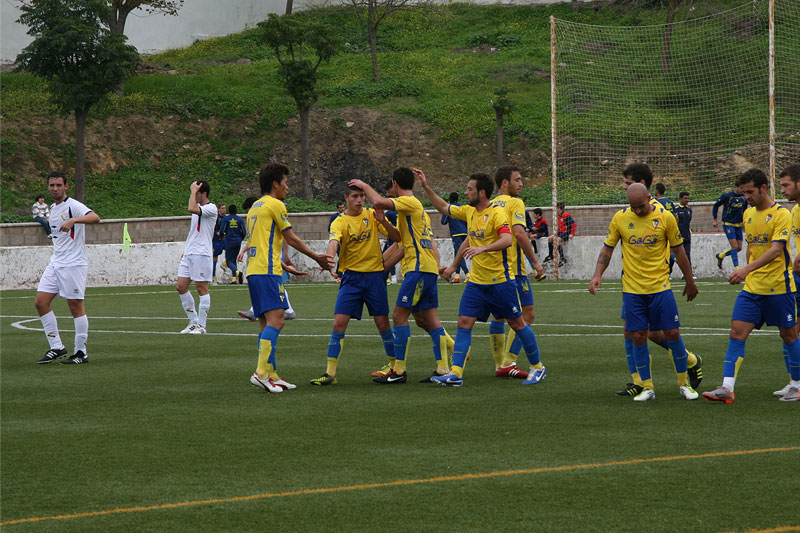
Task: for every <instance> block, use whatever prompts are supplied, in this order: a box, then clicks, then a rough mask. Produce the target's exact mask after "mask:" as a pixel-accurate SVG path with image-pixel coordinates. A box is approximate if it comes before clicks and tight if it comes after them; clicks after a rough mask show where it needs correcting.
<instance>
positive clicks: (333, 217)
mask: <svg viewBox="0 0 800 533" xmlns="http://www.w3.org/2000/svg"><path fill="white" fill-rule="evenodd" d="M342 213H344V203H343V202H339V203H338V204H336V212H335V213H334V214H332V215H331V218H330V220H328V233H330V231H331V224H333V221H334V220H336V219H337V218H339V217H340V216H342ZM336 253H337V254H338V253H339V252H336Z"/></svg>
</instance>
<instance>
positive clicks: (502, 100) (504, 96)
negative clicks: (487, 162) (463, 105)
mask: <svg viewBox="0 0 800 533" xmlns="http://www.w3.org/2000/svg"><path fill="white" fill-rule="evenodd" d="M491 102H492V108H493V109H494V117H495V122H496V123H497V166H498V167H501V166H503V151H504V149H503V119H504V118H505V116H506V115H508V114H509V113H511V111H512V110H513V109H514V104H513V102H511V100H509V99H508V89H507V88H505V87H500V88H498V89H495V90H494V98H493V99H492V100H491Z"/></svg>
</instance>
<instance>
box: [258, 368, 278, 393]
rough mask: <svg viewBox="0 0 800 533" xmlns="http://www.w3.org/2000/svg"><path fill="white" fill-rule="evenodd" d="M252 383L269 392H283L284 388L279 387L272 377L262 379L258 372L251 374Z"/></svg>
mask: <svg viewBox="0 0 800 533" xmlns="http://www.w3.org/2000/svg"><path fill="white" fill-rule="evenodd" d="M250 384H251V385H252V386H254V387H258V388H259V389H263V390H265V391H267V392H273V393H278V392H283V388H282V387H279V386H277V385H276V384H275V382H274V381H272V378H267V379H261V378H260V377H258V372H254V373H253V375H252V376H250Z"/></svg>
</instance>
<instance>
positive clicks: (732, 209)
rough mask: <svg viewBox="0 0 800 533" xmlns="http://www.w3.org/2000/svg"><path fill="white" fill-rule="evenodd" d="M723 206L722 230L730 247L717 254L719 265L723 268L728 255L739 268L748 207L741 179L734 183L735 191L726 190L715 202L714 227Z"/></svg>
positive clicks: (712, 210) (735, 266)
mask: <svg viewBox="0 0 800 533" xmlns="http://www.w3.org/2000/svg"><path fill="white" fill-rule="evenodd" d="M720 206H722V230H723V231H724V232H725V236H726V237H727V238H728V242H729V243H730V247H728V249H727V250H725V251H724V252H720V253H718V254H716V256H715V257H716V258H717V266H718V267H719V268H722V261H723V260H724V259H725V256H726V255H729V256H731V262H733V268H734V269H736V268H739V252H740V251H742V216H743V214H744V210H745V208H746V207H747V202H746V201H745V199H744V195H743V194H742V186H741V183H739V180H736V182H735V183H734V185H733V191H730V192H726V193H725V194H723V195H722V196H720V197H719V199H718V200H717V201H716V202H714V207H713V208H712V209H711V216H712V217H713V218H714V222H713V224H714V227H715V228H716V227H717V212H718V211H719V208H720Z"/></svg>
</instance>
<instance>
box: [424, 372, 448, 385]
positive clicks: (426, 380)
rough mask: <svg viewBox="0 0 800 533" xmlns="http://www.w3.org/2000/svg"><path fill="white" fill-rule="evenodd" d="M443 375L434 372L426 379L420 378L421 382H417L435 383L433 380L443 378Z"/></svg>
mask: <svg viewBox="0 0 800 533" xmlns="http://www.w3.org/2000/svg"><path fill="white" fill-rule="evenodd" d="M443 375H444V374H440V373H438V372H434V373H433V374H431V375H430V376H428V377H427V378H422V379H421V380H419V382H420V383H436V380H434V379H433V378H436V377H440V376H443Z"/></svg>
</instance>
